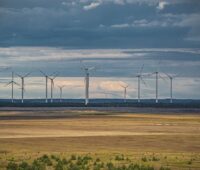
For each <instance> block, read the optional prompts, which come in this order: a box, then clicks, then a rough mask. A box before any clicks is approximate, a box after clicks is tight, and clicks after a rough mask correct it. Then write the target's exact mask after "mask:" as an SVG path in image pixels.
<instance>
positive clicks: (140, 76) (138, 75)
mask: <svg viewBox="0 0 200 170" xmlns="http://www.w3.org/2000/svg"><path fill="white" fill-rule="evenodd" d="M143 69H144V64H143V65H142V67H141V69H140V71H139V73H138V74H137V75H136V76H135V77H137V78H138V103H140V90H141V85H140V81H142V83H143V84H144V85H146V83H145V81H144V80H143V75H142V71H143Z"/></svg>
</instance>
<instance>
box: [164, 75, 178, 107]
mask: <svg viewBox="0 0 200 170" xmlns="http://www.w3.org/2000/svg"><path fill="white" fill-rule="evenodd" d="M165 74H166V75H167V77H168V78H169V80H170V103H173V79H174V78H176V77H178V75H174V76H173V75H170V74H167V73H165Z"/></svg>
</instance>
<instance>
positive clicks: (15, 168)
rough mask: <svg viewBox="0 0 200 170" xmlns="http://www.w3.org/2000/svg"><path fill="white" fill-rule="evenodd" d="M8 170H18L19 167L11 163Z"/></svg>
mask: <svg viewBox="0 0 200 170" xmlns="http://www.w3.org/2000/svg"><path fill="white" fill-rule="evenodd" d="M6 169H7V170H17V169H18V165H17V164H16V163H14V162H12V161H11V162H9V163H8V165H7V167H6Z"/></svg>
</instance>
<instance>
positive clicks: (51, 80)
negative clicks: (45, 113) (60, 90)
mask: <svg viewBox="0 0 200 170" xmlns="http://www.w3.org/2000/svg"><path fill="white" fill-rule="evenodd" d="M56 77H57V75H55V76H53V77H49V80H50V82H51V103H53V89H54V80H55V78H56Z"/></svg>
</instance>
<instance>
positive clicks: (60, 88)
mask: <svg viewBox="0 0 200 170" xmlns="http://www.w3.org/2000/svg"><path fill="white" fill-rule="evenodd" d="M64 87H66V86H65V85H63V86H58V88H59V90H60V102H62V94H63V88H64Z"/></svg>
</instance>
